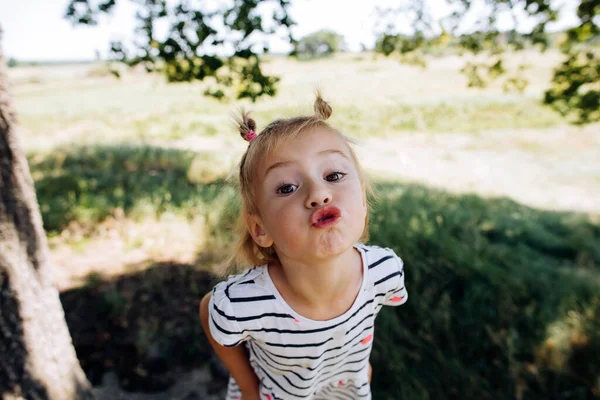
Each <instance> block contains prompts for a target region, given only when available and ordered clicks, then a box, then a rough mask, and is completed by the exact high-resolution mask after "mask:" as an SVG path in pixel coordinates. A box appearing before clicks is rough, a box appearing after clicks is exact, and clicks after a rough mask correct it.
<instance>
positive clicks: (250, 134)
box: [244, 130, 256, 142]
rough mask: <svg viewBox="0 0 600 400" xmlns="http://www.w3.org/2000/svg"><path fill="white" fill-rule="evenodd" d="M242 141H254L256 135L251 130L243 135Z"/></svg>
mask: <svg viewBox="0 0 600 400" xmlns="http://www.w3.org/2000/svg"><path fill="white" fill-rule="evenodd" d="M244 139H246V140H247V141H249V142H251V141H252V140H254V139H256V133H254V131H253V130H249V131H248V132H247V133H246V134H245V135H244Z"/></svg>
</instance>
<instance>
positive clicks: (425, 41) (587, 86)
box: [375, 0, 600, 123]
mask: <svg viewBox="0 0 600 400" xmlns="http://www.w3.org/2000/svg"><path fill="white" fill-rule="evenodd" d="M473 4H474V2H472V1H470V0H458V1H455V2H453V6H454V7H455V9H454V12H453V13H452V14H451V15H450V16H449V17H448V18H446V19H444V20H442V21H441V22H440V24H439V26H438V25H437V24H433V23H431V21H432V18H431V11H430V10H429V9H428V7H427V5H426V2H424V1H422V0H413V1H412V2H409V3H408V6H403V7H401V8H396V9H386V10H380V17H381V19H382V20H386V19H387V20H390V19H391V21H388V24H387V26H388V29H387V30H386V31H384V32H383V33H381V35H380V37H379V39H378V41H377V45H376V48H375V50H376V51H377V52H380V53H382V54H385V55H386V56H389V55H391V54H393V53H394V52H397V53H399V54H402V55H405V56H404V57H402V58H401V60H408V61H411V60H413V59H414V57H413V58H410V57H406V54H415V57H419V56H420V53H422V52H426V51H427V50H428V49H431V48H432V47H435V46H436V45H438V46H439V45H440V44H443V45H445V46H450V47H452V48H454V49H456V50H459V51H468V52H471V53H474V54H478V53H482V52H488V53H489V54H490V55H492V56H494V55H499V54H501V53H503V52H505V51H507V50H510V51H519V50H523V49H525V48H526V47H531V46H536V47H539V48H540V49H541V50H542V51H544V50H546V49H547V48H548V47H549V46H550V45H551V44H552V42H553V36H552V35H550V34H549V33H548V32H547V31H546V27H547V25H548V24H549V23H552V22H555V21H556V20H557V19H558V8H557V7H558V3H557V4H554V3H552V2H549V1H548V0H517V1H510V2H506V1H504V0H492V1H488V2H486V8H485V9H479V10H478V11H477V12H478V15H477V17H476V20H475V22H474V23H473V21H472V20H470V21H471V22H470V23H469V24H470V25H473V26H475V29H474V30H473V31H472V32H470V33H468V34H464V33H463V34H459V33H458V32H459V28H460V27H461V26H463V24H462V22H463V21H464V20H465V19H470V18H472V17H473V16H474V14H473V11H472V9H471V7H472V5H473ZM519 9H523V10H525V11H526V17H527V18H528V19H529V22H533V23H534V24H533V27H532V28H531V30H530V31H529V32H526V33H522V32H518V31H517V30H516V28H517V27H518V26H519V24H520V22H522V21H521V20H522V19H523V17H522V16H519V15H518V14H519V13H518V11H517V10H519ZM506 12H509V13H511V14H512V15H513V18H514V21H515V26H514V27H513V29H512V30H510V31H507V32H500V31H499V30H498V24H497V20H498V16H499V15H500V14H501V13H506ZM398 15H402V16H403V17H404V18H409V19H410V20H411V25H412V26H411V27H412V29H413V33H412V34H411V35H401V34H397V33H395V32H396V25H397V24H398V23H397V22H396V21H395V18H397V16H398ZM577 16H578V17H579V21H578V24H577V25H576V26H575V27H573V28H571V29H569V30H567V32H566V37H565V40H564V41H563V42H562V43H561V44H560V48H561V50H562V52H563V53H564V54H565V56H566V61H564V62H563V63H562V64H561V65H560V66H559V67H558V68H557V69H556V70H555V73H554V77H553V79H552V87H551V88H550V89H549V90H548V91H547V92H546V94H545V96H544V103H545V104H548V105H551V106H552V107H553V108H554V109H556V110H558V111H559V112H560V113H561V114H562V115H564V116H567V115H574V116H576V117H577V121H578V122H579V123H588V122H594V121H599V120H600V112H598V110H599V109H600V105H599V103H600V91H599V90H598V85H600V73H599V71H600V67H599V65H600V60H599V59H598V51H597V49H595V48H594V43H595V42H597V40H598V37H599V35H600V27H599V25H598V24H599V21H600V19H599V18H598V17H599V16H600V1H599V0H580V1H579V5H578V7H577ZM403 21H405V20H404V19H403ZM403 24H405V22H403ZM440 32H441V33H440ZM519 69H520V68H519ZM485 70H487V77H486V76H485V73H484V72H482V71H485ZM462 72H463V73H464V74H465V75H466V76H467V80H468V86H469V87H474V88H482V87H486V86H487V85H488V84H489V83H490V82H491V80H493V79H497V78H498V77H500V76H503V75H505V74H506V72H507V70H506V69H505V68H503V67H502V60H501V59H498V58H495V57H494V58H493V59H492V61H491V62H487V63H486V62H478V63H467V65H465V67H464V68H463V69H462ZM503 87H504V90H505V91H510V90H516V91H519V92H522V91H523V90H525V88H526V87H527V81H526V79H525V78H524V77H523V76H522V75H521V74H520V73H519V71H517V73H516V74H514V75H512V76H509V77H508V78H507V79H506V81H505V82H504V84H503Z"/></svg>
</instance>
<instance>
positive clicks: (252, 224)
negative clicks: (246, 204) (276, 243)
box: [246, 214, 273, 247]
mask: <svg viewBox="0 0 600 400" xmlns="http://www.w3.org/2000/svg"><path fill="white" fill-rule="evenodd" d="M246 227H247V228H248V232H250V235H251V236H252V239H254V243H256V244H257V245H259V246H260V247H271V246H272V245H273V239H272V238H271V236H270V235H269V234H268V233H267V231H266V230H265V229H264V227H263V223H262V220H261V219H260V217H259V216H258V215H254V214H250V215H247V216H246Z"/></svg>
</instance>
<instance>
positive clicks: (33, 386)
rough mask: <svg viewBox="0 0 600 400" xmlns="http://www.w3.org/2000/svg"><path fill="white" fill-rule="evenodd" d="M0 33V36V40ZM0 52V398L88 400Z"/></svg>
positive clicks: (87, 392)
mask: <svg viewBox="0 0 600 400" xmlns="http://www.w3.org/2000/svg"><path fill="white" fill-rule="evenodd" d="M1 37H2V31H1V29H0V40H1ZM48 253H49V250H48V244H47V242H46V236H45V234H44V230H43V228H42V218H41V215H40V211H39V208H38V204H37V199H36V196H35V190H34V187H33V180H32V179H31V174H30V173H29V166H28V165H27V160H26V159H25V156H24V154H23V152H22V151H21V149H20V147H19V144H18V141H17V131H16V122H15V113H14V110H13V109H12V106H11V98H10V96H9V94H8V76H7V71H6V66H5V62H4V56H3V53H2V49H1V47H0V398H2V399H11V398H23V397H24V398H26V399H52V400H69V399H90V398H92V394H91V387H90V385H89V383H88V381H87V379H86V377H85V374H84V373H83V370H82V369H81V366H80V365H79V361H78V360H77V356H76V354H75V349H74V348H73V344H72V342H71V336H70V334H69V330H68V329H67V324H66V322H65V316H64V312H63V309H62V306H61V303H60V300H59V297H58V291H57V290H56V288H55V287H54V286H53V284H52V279H51V276H50V272H51V271H50V264H49V258H48Z"/></svg>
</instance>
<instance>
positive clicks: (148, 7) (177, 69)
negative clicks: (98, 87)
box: [65, 0, 295, 101]
mask: <svg viewBox="0 0 600 400" xmlns="http://www.w3.org/2000/svg"><path fill="white" fill-rule="evenodd" d="M123 1H124V0H121V2H123ZM131 1H132V2H134V3H136V4H137V8H138V11H137V14H136V19H137V21H138V26H137V28H136V33H137V38H136V44H135V48H134V49H131V48H128V47H127V46H126V45H125V44H123V43H121V42H113V43H112V44H111V53H112V58H113V59H114V60H118V61H121V62H125V63H127V64H128V65H130V66H135V65H142V66H143V67H144V68H145V69H146V70H147V71H149V72H152V71H162V72H163V73H165V75H166V77H167V79H168V81H169V82H186V81H192V80H204V79H209V80H210V81H211V82H212V87H211V88H209V89H207V90H206V92H205V94H206V95H208V96H213V97H216V98H223V97H230V96H234V97H237V98H239V99H241V98H249V99H251V100H252V101H255V100H256V99H257V98H258V97H260V96H263V95H270V96H272V95H274V94H275V93H276V84H277V82H278V81H279V78H278V77H275V76H268V75H265V74H263V72H262V69H261V67H260V52H261V51H262V52H267V51H268V48H267V46H266V44H265V45H264V46H263V47H262V48H259V47H260V46H258V45H257V44H256V43H257V42H259V41H260V40H261V39H266V37H263V36H264V35H266V34H272V33H275V32H276V31H277V30H278V28H280V27H284V28H287V32H288V35H289V38H290V41H291V42H292V43H295V42H294V39H293V37H292V35H291V32H290V31H289V28H290V26H291V25H292V24H293V21H292V20H291V18H290V17H289V16H288V6H289V1H290V0H233V1H232V2H231V5H230V6H224V7H223V8H219V9H209V8H208V7H210V5H209V4H208V3H209V2H197V1H185V0H181V1H178V2H177V3H176V4H174V3H172V2H168V1H167V0H143V1H140V0H131ZM116 5H117V0H70V2H69V4H68V6H67V10H66V13H65V17H66V18H67V19H69V20H71V21H72V22H73V23H74V24H84V25H95V24H97V23H98V20H99V17H100V16H101V15H103V14H107V13H110V12H111V11H112V10H113V9H114V8H115V6H116ZM213 6H214V2H213ZM268 6H272V11H271V18H268V19H267V20H266V21H265V20H263V17H262V15H261V11H264V10H267V9H266V7H268ZM161 23H168V24H169V26H170V27H169V30H168V34H167V36H166V37H159V35H158V34H157V33H156V28H157V26H158V24H161Z"/></svg>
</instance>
